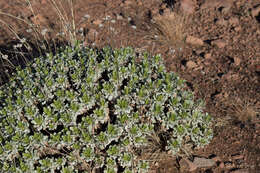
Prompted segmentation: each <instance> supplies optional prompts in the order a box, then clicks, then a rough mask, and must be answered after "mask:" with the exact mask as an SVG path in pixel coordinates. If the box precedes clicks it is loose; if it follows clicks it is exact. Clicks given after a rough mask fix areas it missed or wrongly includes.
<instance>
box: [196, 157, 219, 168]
mask: <svg viewBox="0 0 260 173" xmlns="http://www.w3.org/2000/svg"><path fill="white" fill-rule="evenodd" d="M193 164H195V165H196V166H197V167H199V168H210V167H213V166H214V165H215V164H216V162H215V161H214V160H213V159H206V158H200V157H195V158H194V161H193Z"/></svg>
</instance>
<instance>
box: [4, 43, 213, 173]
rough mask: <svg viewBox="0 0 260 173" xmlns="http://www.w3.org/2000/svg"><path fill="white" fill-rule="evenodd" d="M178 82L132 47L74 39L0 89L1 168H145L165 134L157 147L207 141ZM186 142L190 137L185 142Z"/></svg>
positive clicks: (200, 116) (201, 119)
mask: <svg viewBox="0 0 260 173" xmlns="http://www.w3.org/2000/svg"><path fill="white" fill-rule="evenodd" d="M183 87H184V81H183V80H181V79H180V78H179V77H178V76H177V75H176V74H174V73H172V72H170V73H168V72H166V69H165V66H164V64H163V63H162V60H161V57H160V56H159V55H157V56H153V57H151V56H149V55H148V53H144V54H142V55H141V56H139V57H137V56H136V55H135V53H134V50H133V49H131V48H121V49H115V50H112V49H111V48H109V47H106V48H103V49H102V50H95V49H91V48H88V47H83V46H82V45H81V44H79V43H78V44H76V46H75V47H65V48H62V49H60V50H59V51H58V53H57V54H56V55H52V54H48V55H47V57H40V58H37V59H36V60H35V61H33V62H32V63H31V64H29V65H28V66H27V67H26V68H25V69H17V75H16V76H15V77H12V78H11V79H10V82H9V83H8V84H6V85H4V86H2V87H1V90H0V100H1V101H0V127H1V129H0V144H1V145H0V160H1V162H0V166H1V167H2V170H4V171H6V172H54V171H62V172H72V171H79V170H85V171H91V170H93V169H101V170H104V172H117V171H119V170H120V171H123V172H145V171H147V170H148V169H149V163H148V161H146V160H141V159H138V158H139V156H140V155H142V153H143V152H144V151H145V149H144V148H145V147H149V146H151V143H152V141H151V140H150V138H149V137H150V136H152V135H153V134H156V135H158V136H163V138H161V140H163V141H162V142H161V143H162V144H163V145H162V146H160V149H161V150H162V151H167V152H171V153H172V154H177V153H178V152H179V150H180V149H181V148H182V147H183V146H184V145H185V144H186V143H191V144H192V145H193V146H194V147H200V146H203V145H205V144H207V143H209V141H210V139H211V138H212V129H211V128H210V125H211V117H210V116H209V115H208V114H207V113H203V112H202V104H201V102H195V101H194V100H193V95H192V93H191V92H190V91H185V90H184V89H183ZM187 139H189V140H187Z"/></svg>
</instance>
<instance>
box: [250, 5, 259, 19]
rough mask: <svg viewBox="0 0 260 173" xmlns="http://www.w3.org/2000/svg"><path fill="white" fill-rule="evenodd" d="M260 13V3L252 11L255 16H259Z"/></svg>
mask: <svg viewBox="0 0 260 173" xmlns="http://www.w3.org/2000/svg"><path fill="white" fill-rule="evenodd" d="M259 13H260V5H258V6H257V7H255V8H254V9H253V10H252V11H251V14H252V16H253V17H256V16H258V14H259Z"/></svg>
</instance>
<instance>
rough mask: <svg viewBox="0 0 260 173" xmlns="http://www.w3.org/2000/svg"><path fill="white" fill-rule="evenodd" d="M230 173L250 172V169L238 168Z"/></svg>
mask: <svg viewBox="0 0 260 173" xmlns="http://www.w3.org/2000/svg"><path fill="white" fill-rule="evenodd" d="M230 173H249V171H248V169H238V170H235V171H231V172H230Z"/></svg>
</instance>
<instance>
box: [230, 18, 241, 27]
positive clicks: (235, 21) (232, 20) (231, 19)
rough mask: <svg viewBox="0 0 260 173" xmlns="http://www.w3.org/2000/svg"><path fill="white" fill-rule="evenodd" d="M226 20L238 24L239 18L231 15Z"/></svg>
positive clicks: (234, 24)
mask: <svg viewBox="0 0 260 173" xmlns="http://www.w3.org/2000/svg"><path fill="white" fill-rule="evenodd" d="M228 22H229V23H230V24H231V25H233V26H237V25H238V24H239V19H238V18H237V17H232V18H230V19H229V20H228Z"/></svg>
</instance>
